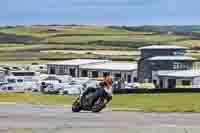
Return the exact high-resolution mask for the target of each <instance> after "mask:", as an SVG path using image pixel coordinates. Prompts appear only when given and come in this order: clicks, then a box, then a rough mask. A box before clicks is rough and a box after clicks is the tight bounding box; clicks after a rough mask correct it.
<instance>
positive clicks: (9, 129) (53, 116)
mask: <svg viewBox="0 0 200 133" xmlns="http://www.w3.org/2000/svg"><path fill="white" fill-rule="evenodd" d="M108 132H113V133H200V114H198V113H136V112H112V111H110V110H109V109H106V110H105V111H103V112H102V113H98V114H94V113H90V112H81V113H72V112H71V110H70V108H67V107H62V106H40V105H26V104H23V105H22V104H21V105H6V104H5V105H0V133H108Z"/></svg>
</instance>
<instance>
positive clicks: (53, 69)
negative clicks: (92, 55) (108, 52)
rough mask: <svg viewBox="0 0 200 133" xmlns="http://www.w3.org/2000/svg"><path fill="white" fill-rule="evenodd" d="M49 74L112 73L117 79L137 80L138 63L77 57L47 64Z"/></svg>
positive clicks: (99, 74)
mask: <svg viewBox="0 0 200 133" xmlns="http://www.w3.org/2000/svg"><path fill="white" fill-rule="evenodd" d="M47 69H48V74H56V75H70V76H72V77H89V78H96V77H102V76H103V75H104V74H105V73H110V74H111V75H112V76H113V77H114V78H115V79H124V80H125V81H127V82H133V81H137V64H135V63H115V62H112V61H109V60H88V59H76V60H69V61H63V62H55V63H49V64H47Z"/></svg>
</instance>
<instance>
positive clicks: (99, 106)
mask: <svg viewBox="0 0 200 133" xmlns="http://www.w3.org/2000/svg"><path fill="white" fill-rule="evenodd" d="M98 89H101V88H88V89H87V90H86V91H85V92H83V94H81V95H80V96H79V97H78V98H77V99H76V100H75V102H74V103H73V105H72V111H73V112H80V111H81V110H84V111H92V112H94V113H97V112H100V111H102V110H103V109H104V108H105V107H106V105H107V104H108V102H109V101H110V100H111V99H112V97H111V96H109V95H108V94H107V93H106V92H105V91H104V93H103V95H102V96H99V97H97V96H95V94H96V91H98Z"/></svg>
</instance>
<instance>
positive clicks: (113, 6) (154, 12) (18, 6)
mask: <svg viewBox="0 0 200 133" xmlns="http://www.w3.org/2000/svg"><path fill="white" fill-rule="evenodd" d="M199 5H200V1H199V0H1V1H0V10H1V11H0V25H34V24H89V25H91V24H92V25H198V24H200V6H199Z"/></svg>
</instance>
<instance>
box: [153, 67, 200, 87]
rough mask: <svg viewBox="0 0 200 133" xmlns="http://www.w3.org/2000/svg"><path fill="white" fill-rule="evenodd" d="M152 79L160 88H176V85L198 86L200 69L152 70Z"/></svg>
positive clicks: (199, 85)
mask: <svg viewBox="0 0 200 133" xmlns="http://www.w3.org/2000/svg"><path fill="white" fill-rule="evenodd" d="M153 81H156V82H157V83H159V84H158V86H160V87H161V88H176V87H177V86H192V87H193V88H199V87H200V84H199V83H200V71H197V70H172V71H154V72H153Z"/></svg>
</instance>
